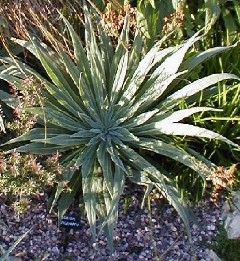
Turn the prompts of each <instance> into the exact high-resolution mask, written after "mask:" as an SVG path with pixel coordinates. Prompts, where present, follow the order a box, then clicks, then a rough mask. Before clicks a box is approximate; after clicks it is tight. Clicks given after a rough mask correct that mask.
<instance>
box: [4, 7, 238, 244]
mask: <svg viewBox="0 0 240 261" xmlns="http://www.w3.org/2000/svg"><path fill="white" fill-rule="evenodd" d="M83 11H84V18H85V24H84V27H85V38H84V42H85V45H84V46H83V44H82V41H81V39H80V37H79V36H78V35H77V34H76V32H75V31H74V30H73V28H72V26H71V25H70V23H69V22H68V21H67V20H66V19H65V18H64V17H62V19H63V21H64V23H65V26H66V29H67V30H68V32H69V35H70V37H71V44H69V46H68V49H69V50H70V52H71V57H73V59H71V57H69V56H68V55H67V54H66V53H65V52H64V51H63V49H62V48H61V45H59V44H58V41H57V40H56V39H55V38H54V37H53V36H51V34H49V37H50V38H51V42H55V44H54V46H55V50H53V49H51V48H50V47H48V46H46V45H45V44H44V43H42V42H39V41H38V40H37V39H35V38H33V37H30V36H29V37H30V41H23V40H17V39H13V40H14V41H15V42H16V43H18V44H20V45H21V46H23V47H25V48H26V49H28V50H29V51H30V52H31V53H32V54H33V55H35V56H36V57H37V58H38V59H39V61H40V62H41V64H42V66H43V68H44V69H45V72H46V74H47V76H48V77H45V76H44V75H42V74H40V73H38V72H37V71H36V70H34V69H33V68H32V67H30V66H28V65H27V64H25V63H23V62H22V61H21V60H12V59H9V58H7V57H6V58H2V59H1V61H2V62H3V63H5V66H4V68H5V69H4V71H2V73H0V78H2V79H4V80H6V81H9V82H11V83H15V85H17V86H18V85H19V82H21V80H22V81H23V80H24V79H25V78H26V77H29V76H31V77H34V79H37V80H38V81H40V82H41V84H42V86H43V88H42V89H41V93H40V92H38V93H36V94H38V95H39V99H40V101H41V102H40V103H39V104H40V105H37V106H36V105H34V106H33V107H30V108H27V109H26V110H27V111H28V112H31V113H32V114H34V115H37V125H36V126H35V127H34V128H33V129H32V130H30V131H29V132H27V133H25V134H23V135H22V136H20V137H17V138H14V139H12V140H10V141H9V142H7V143H5V144H4V146H5V148H6V147H8V146H12V145H14V146H15V148H16V151H17V152H21V153H34V154H40V155H41V154H46V155H47V154H52V153H56V152H59V153H61V156H62V157H61V164H62V165H63V166H64V167H69V168H71V171H70V172H69V174H68V175H66V177H65V178H66V180H65V184H67V186H68V187H69V189H68V190H66V189H65V187H64V186H63V182H60V183H59V185H58V187H57V189H56V193H55V198H54V200H53V205H54V204H55V203H57V202H58V216H59V220H61V219H62V217H63V215H64V213H65V212H66V211H67V209H68V208H69V207H70V205H71V203H72V202H73V200H74V197H75V196H76V195H80V196H81V195H82V196H83V200H84V204H85V209H86V213H87V218H88V221H89V223H90V228H91V233H92V236H93V238H94V239H95V238H96V220H97V219H98V220H99V221H100V224H101V228H102V229H103V230H104V231H105V234H106V236H107V238H108V242H109V246H110V249H112V248H113V240H112V238H113V230H114V227H115V225H116V222H117V218H118V203H119V199H120V196H121V195H122V192H123V190H124V186H125V180H126V178H127V179H130V180H131V181H132V182H134V183H137V184H140V185H144V186H146V192H145V196H144V199H146V198H147V196H148V195H149V193H150V192H151V190H152V188H153V187H155V188H157V189H158V190H159V191H160V192H161V193H162V194H163V196H164V197H165V198H166V199H167V200H168V201H169V203H170V204H172V205H173V206H174V208H175V209H176V210H177V212H178V213H179V215H180V216H181V218H182V219H183V221H184V223H185V225H186V229H187V233H188V235H189V237H190V236H191V235H190V228H189V221H188V211H187V207H186V206H185V204H184V202H183V200H182V198H181V196H180V194H179V192H178V190H177V188H176V187H175V185H174V182H173V180H171V178H170V176H169V175H168V172H167V171H166V170H164V169H163V168H158V167H157V164H155V163H154V162H152V161H151V160H149V157H148V153H147V152H152V153H155V154H157V155H161V156H163V157H168V158H170V159H172V160H175V161H177V162H180V163H182V164H184V165H185V166H187V167H189V168H190V169H192V170H194V171H196V172H197V173H199V175H201V176H202V177H203V178H204V177H205V176H208V175H211V174H212V172H213V170H212V168H214V165H213V164H212V163H211V162H209V161H208V160H206V159H205V158H204V157H202V156H200V155H199V154H198V153H197V152H195V151H194V150H193V149H191V148H189V147H188V146H187V144H184V145H183V146H181V144H178V143H177V142H176V139H175V136H192V137H204V138H210V139H219V140H221V141H224V142H226V143H228V144H229V145H232V146H237V145H236V144H234V143H233V142H231V141H230V140H228V139H226V138H225V137H223V136H221V135H219V134H217V133H214V132H212V131H210V130H207V129H204V128H200V127H197V126H193V125H190V124H184V123H181V121H182V120H183V119H185V118H187V117H189V116H191V115H192V114H194V113H197V112H208V111H215V110H217V109H214V108H209V107H193V108H190V109H182V110H181V109H178V106H179V104H180V103H181V101H182V100H183V99H185V100H187V101H188V99H190V98H191V99H194V97H195V96H194V95H196V94H197V93H198V92H200V91H203V90H204V89H206V88H208V87H210V86H212V85H214V84H216V83H218V82H219V81H222V80H229V79H235V80H238V77H236V76H235V75H233V74H228V73H222V74H213V75H209V76H206V77H204V78H202V79H199V80H196V81H194V82H192V83H189V84H187V85H185V86H184V87H182V88H180V87H179V86H180V85H178V84H179V82H180V81H181V80H182V79H186V77H187V75H188V73H189V72H190V71H191V70H192V69H194V68H195V67H196V66H197V65H198V64H200V63H202V62H203V61H205V60H206V59H207V58H209V57H211V56H213V55H214V54H216V53H219V52H222V51H224V50H225V49H226V48H221V49H219V48H212V49H210V50H208V51H206V52H202V53H200V54H197V55H195V56H192V57H191V58H189V59H186V60H185V61H183V60H184V56H185V54H186V53H187V51H188V49H190V48H191V46H192V45H193V44H194V43H195V42H196V41H198V40H200V39H201V37H202V36H200V34H201V32H198V33H196V34H195V35H194V36H192V37H191V38H190V39H188V40H187V41H186V42H184V43H183V44H180V45H178V46H174V47H169V48H166V49H161V44H162V43H163V42H164V39H162V40H161V41H158V42H157V43H156V44H155V45H154V46H153V47H152V48H151V49H150V50H149V52H148V53H144V46H143V39H142V37H141V36H140V35H139V34H138V32H136V34H135V37H134V39H132V40H133V41H130V39H129V17H128V15H126V18H125V21H124V26H123V30H122V32H121V35H120V37H119V40H118V44H117V46H113V45H112V42H111V39H110V38H109V36H108V35H107V34H106V32H105V31H104V30H103V28H102V21H101V20H100V18H99V17H98V15H96V13H95V12H94V11H93V10H90V11H89V9H88V7H87V5H86V4H85V3H84V5H83ZM93 21H95V22H93ZM75 170H76V171H75ZM79 192H80V193H79Z"/></svg>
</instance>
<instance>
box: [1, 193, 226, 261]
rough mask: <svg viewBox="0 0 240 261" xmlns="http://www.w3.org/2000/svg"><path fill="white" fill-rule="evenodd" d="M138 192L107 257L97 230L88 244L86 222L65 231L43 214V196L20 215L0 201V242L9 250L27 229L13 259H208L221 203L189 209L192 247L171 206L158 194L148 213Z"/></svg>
mask: <svg viewBox="0 0 240 261" xmlns="http://www.w3.org/2000/svg"><path fill="white" fill-rule="evenodd" d="M138 196H139V195H133V196H131V202H130V204H129V205H128V206H127V210H125V211H124V210H123V209H120V214H119V222H118V226H117V228H116V230H115V237H114V244H115V252H114V253H113V254H112V255H110V253H109V251H108V248H107V242H106V239H105V237H104V236H103V235H102V234H100V235H99V238H98V240H97V242H95V243H92V241H91V235H90V229H89V226H88V224H87V222H86V221H83V227H82V229H81V230H79V231H77V230H70V232H69V233H68V232H66V231H65V230H64V229H59V228H58V226H57V218H56V215H54V214H49V213H48V212H47V208H46V200H47V196H46V195H45V196H43V197H42V198H40V199H39V200H38V201H36V200H33V201H32V202H31V203H30V205H29V210H28V211H27V212H26V213H24V214H22V215H20V216H16V214H15V213H14V211H13V209H12V208H11V207H8V206H6V205H5V204H4V203H3V202H2V203H1V201H0V204H1V205H0V220H2V221H3V222H4V223H5V225H1V224H0V245H1V246H2V247H3V248H4V249H8V248H9V247H10V246H11V245H12V244H13V242H14V241H16V240H17V239H18V238H19V236H21V235H22V234H24V233H25V232H26V231H27V230H29V229H32V230H31V231H30V232H29V234H28V235H27V236H26V237H25V238H24V240H23V241H22V242H21V243H20V244H19V245H18V246H17V248H16V249H15V250H14V251H13V252H12V256H15V257H16V258H17V259H15V260H56V261H58V260H59V261H61V260H76V261H77V260H85V261H88V260H95V261H108V260H109V261H110V260H111V261H114V260H118V261H131V260H163V261H176V260H179V261H180V260H181V261H188V260H200V261H210V260H211V259H210V258H209V257H208V255H207V251H206V249H207V244H208V243H211V242H212V240H213V238H214V236H215V235H216V234H217V225H218V224H222V222H223V221H222V218H221V216H220V212H221V205H222V204H221V203H219V204H218V205H217V204H213V203H211V202H208V201H202V202H200V203H199V204H198V206H196V207H194V208H193V213H194V217H195V220H196V223H195V224H192V227H191V230H192V236H193V242H194V244H193V247H191V246H190V244H189V242H188V240H187V237H186V233H185V232H184V226H183V224H182V221H181V220H180V218H179V217H178V215H177V214H176V212H175V210H174V209H173V208H172V207H171V206H169V205H167V204H165V203H164V200H162V199H161V198H159V199H155V200H154V201H153V202H152V211H151V215H150V214H149V213H148V211H147V210H146V209H143V210H142V209H141V208H140V202H139V201H138V199H137V198H138ZM122 201H123V200H122ZM120 205H124V204H123V202H122V203H121V204H120ZM125 205H126V204H125ZM150 219H151V222H150ZM156 256H158V259H157V258H156Z"/></svg>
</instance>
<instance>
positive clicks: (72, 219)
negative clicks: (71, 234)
mask: <svg viewBox="0 0 240 261" xmlns="http://www.w3.org/2000/svg"><path fill="white" fill-rule="evenodd" d="M60 227H62V228H66V229H75V230H80V229H81V228H82V224H81V220H80V218H79V217H76V216H73V215H66V216H64V217H63V219H62V221H61V223H60Z"/></svg>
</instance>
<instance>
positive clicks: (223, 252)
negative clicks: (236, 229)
mask: <svg viewBox="0 0 240 261" xmlns="http://www.w3.org/2000/svg"><path fill="white" fill-rule="evenodd" d="M214 241H215V243H213V244H211V245H209V246H208V247H209V248H210V249H212V250H213V251H214V252H216V254H217V255H218V256H219V257H220V258H221V260H223V261H238V260H239V257H240V248H239V245H240V239H229V238H228V236H227V232H226V230H225V228H224V226H223V225H222V226H219V234H218V235H217V236H216V238H215V239H214Z"/></svg>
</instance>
